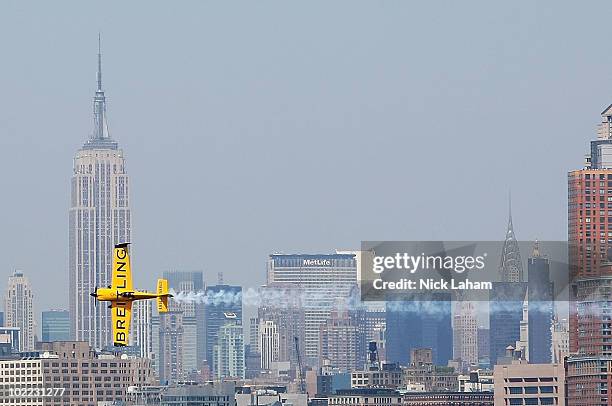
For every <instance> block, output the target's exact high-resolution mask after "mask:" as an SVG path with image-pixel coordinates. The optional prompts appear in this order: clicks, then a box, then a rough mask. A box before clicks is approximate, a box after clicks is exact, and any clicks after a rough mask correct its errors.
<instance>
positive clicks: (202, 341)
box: [164, 271, 206, 370]
mask: <svg viewBox="0 0 612 406" xmlns="http://www.w3.org/2000/svg"><path fill="white" fill-rule="evenodd" d="M164 279H167V280H168V286H169V288H170V289H174V290H175V291H177V292H201V291H203V290H204V275H203V273H202V271H166V272H164ZM179 308H180V309H181V310H182V311H183V317H182V320H183V322H184V323H185V326H184V327H185V331H184V333H185V338H184V339H185V346H186V348H184V349H183V351H184V354H185V356H186V357H187V358H188V360H187V362H186V363H185V364H184V367H185V368H186V370H192V369H193V370H197V369H200V368H201V366H202V362H203V361H204V360H205V359H206V325H205V306H204V303H199V302H183V303H180V304H179ZM192 326H195V330H193V329H192ZM194 351H195V353H194Z"/></svg>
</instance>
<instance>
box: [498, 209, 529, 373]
mask: <svg viewBox="0 0 612 406" xmlns="http://www.w3.org/2000/svg"><path fill="white" fill-rule="evenodd" d="M499 275H500V279H501V282H493V289H492V290H491V292H490V295H489V327H490V328H489V334H490V338H489V346H490V359H491V365H492V366H493V365H495V364H496V363H497V359H498V357H503V356H504V355H505V354H506V347H508V346H513V347H514V346H515V345H516V342H517V341H520V339H521V320H523V303H524V301H525V297H526V294H527V285H526V283H524V282H523V263H522V260H521V253H520V249H519V244H518V241H517V239H516V236H515V234H514V226H513V223H512V209H511V208H510V206H509V211H508V226H507V228H506V237H505V239H504V243H503V247H502V252H501V262H500V266H499Z"/></svg>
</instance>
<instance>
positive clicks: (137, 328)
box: [129, 300, 153, 358]
mask: <svg viewBox="0 0 612 406" xmlns="http://www.w3.org/2000/svg"><path fill="white" fill-rule="evenodd" d="M152 321H153V301H152V300H137V301H135V302H133V303H132V327H131V328H130V340H129V343H130V346H133V347H136V348H138V352H139V355H140V358H153V324H152Z"/></svg>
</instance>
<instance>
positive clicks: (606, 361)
mask: <svg viewBox="0 0 612 406" xmlns="http://www.w3.org/2000/svg"><path fill="white" fill-rule="evenodd" d="M601 116H602V121H601V124H600V125H599V128H598V138H597V139H596V140H594V141H591V148H590V154H589V155H587V157H586V160H585V164H584V167H583V168H582V169H578V170H574V171H570V172H569V173H568V242H569V265H570V280H571V286H570V314H569V349H570V353H572V355H570V357H568V358H567V360H566V363H565V365H566V378H567V404H568V405H570V406H572V405H576V406H577V405H584V406H590V405H602V404H605V405H612V397H611V396H610V393H609V392H610V390H609V388H610V386H611V385H612V372H611V371H612V342H610V337H611V331H612V294H611V293H610V292H611V291H612V290H611V289H612V258H611V257H612V255H611V248H612V105H610V106H608V107H607V108H606V109H605V110H604V111H603V112H602V113H601Z"/></svg>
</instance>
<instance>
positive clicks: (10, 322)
mask: <svg viewBox="0 0 612 406" xmlns="http://www.w3.org/2000/svg"><path fill="white" fill-rule="evenodd" d="M33 299H34V294H33V293H32V289H31V287H30V283H29V281H28V278H26V277H25V276H24V275H23V272H21V271H15V272H14V273H13V275H12V276H10V277H9V279H8V284H7V288H6V296H5V297H4V312H5V316H6V326H7V327H18V328H19V329H20V330H21V343H20V346H19V348H20V349H21V351H33V350H34V344H35V343H34V334H35V333H34V309H33V303H32V302H33Z"/></svg>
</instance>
